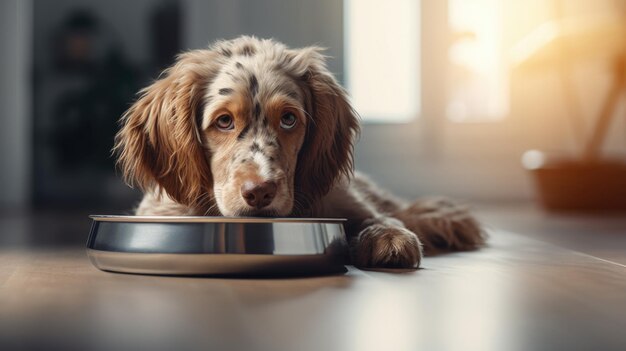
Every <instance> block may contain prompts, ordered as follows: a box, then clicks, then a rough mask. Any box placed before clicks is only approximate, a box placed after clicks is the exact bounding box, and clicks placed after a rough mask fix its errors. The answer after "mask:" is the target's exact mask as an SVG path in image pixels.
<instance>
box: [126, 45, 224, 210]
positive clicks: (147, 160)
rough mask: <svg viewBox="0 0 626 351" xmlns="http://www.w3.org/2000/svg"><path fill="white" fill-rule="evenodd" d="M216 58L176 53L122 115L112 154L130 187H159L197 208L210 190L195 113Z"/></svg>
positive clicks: (205, 53)
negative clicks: (162, 71)
mask: <svg viewBox="0 0 626 351" xmlns="http://www.w3.org/2000/svg"><path fill="white" fill-rule="evenodd" d="M216 56H217V54H216V53H215V52H214V51H212V50H195V51H190V52H187V53H185V54H182V55H180V56H179V57H178V59H177V61H176V63H175V64H174V65H173V66H172V67H170V68H168V69H167V70H166V71H165V72H164V73H163V75H162V77H161V78H160V79H159V80H157V81H155V82H154V83H153V84H152V85H150V86H148V87H147V88H145V89H143V90H142V91H141V92H140V97H139V99H138V100H137V101H136V102H135V103H134V105H133V106H132V107H131V108H130V109H129V110H128V111H126V113H125V114H124V116H123V117H122V119H121V124H122V128H121V130H120V131H119V133H118V134H117V135H116V137H115V147H114V151H115V152H116V153H117V156H118V165H119V167H120V169H121V170H122V172H123V174H124V178H125V180H126V182H127V183H128V184H129V185H131V186H133V185H137V186H139V187H140V188H141V189H143V190H144V191H146V190H151V189H153V188H155V187H159V188H161V189H162V190H164V191H165V192H166V193H167V194H168V195H169V197H171V198H172V199H174V200H175V201H177V202H178V203H181V204H184V205H188V206H198V205H201V204H200V203H199V201H201V199H202V198H206V194H207V192H208V193H210V192H211V191H212V190H211V189H212V179H211V173H210V167H209V164H208V161H207V160H206V157H205V155H204V150H203V147H202V145H201V141H200V140H199V139H200V138H199V132H198V129H197V128H198V126H197V123H196V114H197V113H198V112H199V109H200V108H201V105H202V103H201V100H202V99H203V97H204V94H205V90H206V87H207V86H208V84H209V82H210V79H211V77H213V76H214V75H215V74H216V72H217V70H218V69H219V65H218V63H217V62H218V59H217V57H216ZM203 194H205V195H204V196H203Z"/></svg>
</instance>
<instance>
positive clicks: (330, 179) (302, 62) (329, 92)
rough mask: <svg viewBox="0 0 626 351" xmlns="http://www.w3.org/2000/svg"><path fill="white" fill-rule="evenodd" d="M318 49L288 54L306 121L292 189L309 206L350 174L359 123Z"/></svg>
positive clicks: (301, 50)
mask: <svg viewBox="0 0 626 351" xmlns="http://www.w3.org/2000/svg"><path fill="white" fill-rule="evenodd" d="M321 51H322V49H320V48H317V47H309V48H304V49H299V50H294V51H292V52H291V54H292V55H291V57H290V59H291V60H290V61H291V65H292V69H293V70H292V72H294V73H296V74H297V75H298V77H299V81H300V83H301V87H302V90H303V92H304V94H305V109H306V110H307V113H308V115H309V116H310V120H309V121H308V124H307V132H306V136H305V140H304V143H303V145H302V148H301V150H300V153H299V155H298V164H297V167H296V178H295V187H296V190H297V194H299V195H300V199H299V201H301V202H308V203H309V204H310V203H312V202H314V201H316V200H317V199H319V198H320V197H322V196H323V195H325V194H326V193H328V191H329V190H330V189H331V187H332V186H333V184H334V182H335V181H336V180H337V179H338V176H340V175H346V176H349V175H351V173H352V171H353V143H354V141H355V138H356V136H357V135H358V133H359V120H358V117H357V114H356V112H355V111H354V110H353V109H352V106H351V105H350V103H349V101H348V96H347V93H346V91H345V90H344V89H343V88H342V87H341V86H340V85H339V84H338V83H337V81H336V80H335V78H334V77H333V75H332V73H330V72H329V71H328V69H327V68H326V63H325V56H324V55H322V54H321Z"/></svg>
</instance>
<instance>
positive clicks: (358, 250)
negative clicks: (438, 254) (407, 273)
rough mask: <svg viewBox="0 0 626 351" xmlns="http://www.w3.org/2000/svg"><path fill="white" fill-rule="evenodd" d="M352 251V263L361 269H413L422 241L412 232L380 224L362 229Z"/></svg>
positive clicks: (418, 261) (417, 259)
mask: <svg viewBox="0 0 626 351" xmlns="http://www.w3.org/2000/svg"><path fill="white" fill-rule="evenodd" d="M354 250H355V251H354V265H355V266H357V267H362V268H417V267H419V264H420V261H421V259H422V244H421V243H420V241H419V239H418V238H417V236H416V235H415V234H414V233H412V232H411V231H409V230H407V229H405V228H402V227H398V226H389V225H384V224H372V225H370V226H368V227H366V228H365V229H363V231H361V233H360V234H359V236H358V238H357V241H356V245H355V247H354Z"/></svg>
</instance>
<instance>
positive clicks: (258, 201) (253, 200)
mask: <svg viewBox="0 0 626 351" xmlns="http://www.w3.org/2000/svg"><path fill="white" fill-rule="evenodd" d="M276 188H277V186H276V183H274V182H263V183H255V182H251V181H247V182H244V183H243V185H242V186H241V196H242V197H243V198H244V200H246V202H247V203H248V205H250V206H252V207H255V208H257V209H261V208H263V207H266V206H268V205H269V204H271V203H272V200H274V196H276Z"/></svg>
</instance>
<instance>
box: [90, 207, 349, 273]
mask: <svg viewBox="0 0 626 351" xmlns="http://www.w3.org/2000/svg"><path fill="white" fill-rule="evenodd" d="M90 218H91V219H93V223H92V226H91V231H90V233H89V239H88V241H87V255H88V256H89V259H90V260H91V262H92V263H93V264H94V265H95V266H96V267H97V268H99V269H101V270H103V271H112V272H123V273H140V274H159V275H255V274H257V275H258V274H290V275H294V274H295V275H299V274H303V275H304V274H319V273H332V272H339V271H344V270H345V268H344V266H343V265H344V264H345V263H346V259H347V252H348V251H347V242H346V238H345V233H344V230H343V222H344V221H345V220H344V219H322V218H299V219H295V218H247V217H246V218H243V217H154V216H90Z"/></svg>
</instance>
